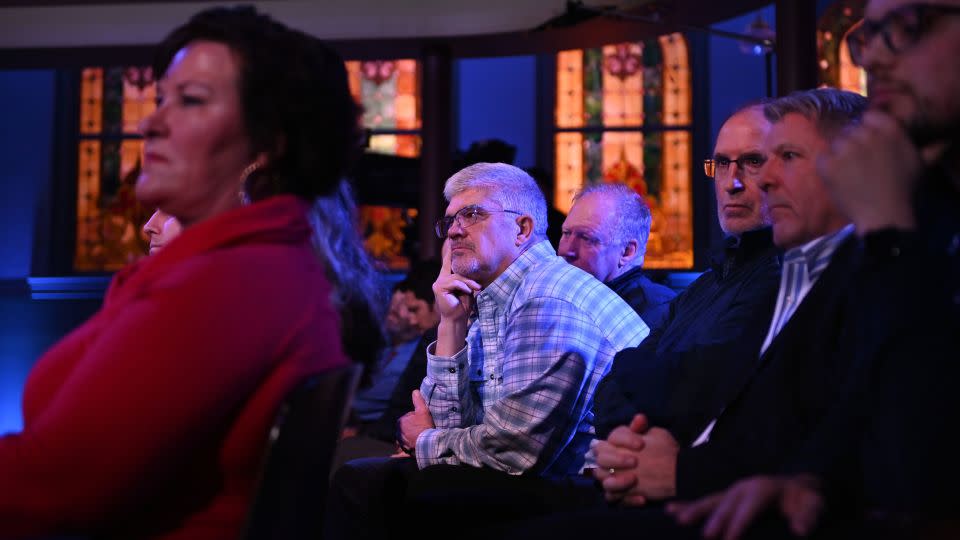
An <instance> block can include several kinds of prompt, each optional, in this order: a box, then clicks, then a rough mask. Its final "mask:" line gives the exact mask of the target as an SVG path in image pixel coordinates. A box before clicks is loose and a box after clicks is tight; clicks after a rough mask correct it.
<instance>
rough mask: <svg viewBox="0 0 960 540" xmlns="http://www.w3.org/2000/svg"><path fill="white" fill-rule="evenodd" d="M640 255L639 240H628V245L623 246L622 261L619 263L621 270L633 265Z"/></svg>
mask: <svg viewBox="0 0 960 540" xmlns="http://www.w3.org/2000/svg"><path fill="white" fill-rule="evenodd" d="M639 253H640V244H639V243H637V240H636V239H630V240H627V244H626V245H625V246H623V249H622V250H621V251H620V260H619V261H618V263H619V266H620V267H621V268H623V267H624V266H629V265H630V264H631V263H633V260H634V259H636V258H637V255H638V254H639Z"/></svg>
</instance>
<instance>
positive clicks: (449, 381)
mask: <svg viewBox="0 0 960 540" xmlns="http://www.w3.org/2000/svg"><path fill="white" fill-rule="evenodd" d="M436 349H437V342H436V341H434V342H433V343H431V344H430V345H428V346H427V378H429V379H430V380H432V381H433V382H435V383H436V384H440V385H443V386H450V387H457V383H458V382H459V381H460V378H461V373H463V375H462V376H463V377H466V373H465V372H464V370H465V369H466V368H467V346H466V345H464V346H463V348H462V349H460V350H459V351H457V353H456V354H454V355H453V356H437V355H435V354H433V351H435V350H436Z"/></svg>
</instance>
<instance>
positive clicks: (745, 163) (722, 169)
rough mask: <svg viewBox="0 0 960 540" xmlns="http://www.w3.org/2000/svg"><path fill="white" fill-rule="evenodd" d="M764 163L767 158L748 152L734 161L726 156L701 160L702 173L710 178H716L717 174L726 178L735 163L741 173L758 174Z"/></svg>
mask: <svg viewBox="0 0 960 540" xmlns="http://www.w3.org/2000/svg"><path fill="white" fill-rule="evenodd" d="M766 162H767V156H765V155H763V154H760V153H756V152H748V153H746V154H742V155H741V156H740V157H737V158H735V159H730V158H728V157H727V156H714V157H713V159H705V160H703V173H704V174H706V175H707V176H708V177H710V178H716V177H717V175H718V174H721V175H724V176H726V174H727V173H728V172H731V171H730V165H732V164H734V163H736V164H737V167H739V168H740V170H741V171H744V172H748V173H750V174H756V173H758V172H760V169H762V168H763V164H764V163H766Z"/></svg>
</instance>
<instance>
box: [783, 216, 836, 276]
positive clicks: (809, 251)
mask: <svg viewBox="0 0 960 540" xmlns="http://www.w3.org/2000/svg"><path fill="white" fill-rule="evenodd" d="M852 233H853V224H852V223H851V224H849V225H847V226H845V227H843V228H842V229H840V230H838V231H836V232H832V233H830V234H826V235H823V236H821V237H819V238H815V239H813V240H811V241H809V242H807V243H806V244H804V245H802V246H799V247H795V248H793V249H790V250H787V252H786V253H784V255H783V264H784V266H786V265H791V264H794V265H804V266H806V267H807V275H808V276H810V278H811V279H815V278H816V276H817V275H819V273H820V272H822V271H823V269H824V268H826V266H827V263H829V262H830V258H831V257H833V252H834V251H836V250H837V247H839V246H840V244H842V243H843V242H844V241H845V240H846V239H847V237H849V236H850V235H851V234H852Z"/></svg>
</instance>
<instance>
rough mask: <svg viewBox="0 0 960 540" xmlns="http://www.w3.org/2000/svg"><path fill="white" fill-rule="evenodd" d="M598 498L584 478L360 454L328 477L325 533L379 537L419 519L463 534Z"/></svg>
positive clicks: (331, 539)
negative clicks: (427, 463)
mask: <svg viewBox="0 0 960 540" xmlns="http://www.w3.org/2000/svg"><path fill="white" fill-rule="evenodd" d="M604 505H605V503H604V501H603V495H602V492H601V491H600V490H599V489H598V488H597V486H596V485H595V484H594V483H593V481H592V480H589V479H586V478H583V477H565V478H543V477H538V476H512V475H508V474H506V473H503V472H500V471H495V470H492V469H480V468H475V467H468V466H460V465H435V466H433V467H427V468H426V469H423V470H422V471H421V470H417V466H416V461H415V460H413V459H409V458H394V459H360V460H354V461H350V462H348V463H346V464H345V465H344V466H342V467H341V468H340V469H339V470H338V471H337V472H336V473H335V474H334V476H333V481H332V484H331V486H330V494H329V495H328V503H327V513H326V517H325V519H324V524H325V533H324V538H326V539H327V540H335V539H340V538H344V539H348V538H349V539H364V538H383V537H386V536H387V535H390V534H391V532H392V533H393V534H394V535H396V534H400V533H402V532H403V531H412V530H422V528H423V527H425V526H429V527H430V528H438V530H442V529H443V528H445V527H447V526H449V527H453V529H452V530H456V531H458V536H460V537H463V538H469V537H470V536H469V535H470V534H471V533H472V532H473V531H480V530H485V529H486V528H488V527H500V526H503V527H509V524H510V523H514V522H518V521H521V520H524V519H530V518H534V517H538V516H543V515H547V514H550V513H554V512H568V511H574V510H583V509H589V508H595V507H602V506H604Z"/></svg>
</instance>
